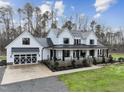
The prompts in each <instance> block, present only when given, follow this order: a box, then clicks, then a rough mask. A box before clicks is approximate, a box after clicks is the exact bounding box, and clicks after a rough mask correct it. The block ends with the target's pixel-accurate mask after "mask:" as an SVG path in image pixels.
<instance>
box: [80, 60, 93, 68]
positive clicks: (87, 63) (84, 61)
mask: <svg viewBox="0 0 124 93" xmlns="http://www.w3.org/2000/svg"><path fill="white" fill-rule="evenodd" d="M82 63H83V66H84V67H90V66H91V63H90V62H89V61H88V60H87V59H86V58H84V59H83V61H82Z"/></svg>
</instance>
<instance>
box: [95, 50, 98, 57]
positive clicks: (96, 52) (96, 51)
mask: <svg viewBox="0 0 124 93" xmlns="http://www.w3.org/2000/svg"><path fill="white" fill-rule="evenodd" d="M94 52H95V55H94V56H95V57H97V56H98V49H95V51H94Z"/></svg>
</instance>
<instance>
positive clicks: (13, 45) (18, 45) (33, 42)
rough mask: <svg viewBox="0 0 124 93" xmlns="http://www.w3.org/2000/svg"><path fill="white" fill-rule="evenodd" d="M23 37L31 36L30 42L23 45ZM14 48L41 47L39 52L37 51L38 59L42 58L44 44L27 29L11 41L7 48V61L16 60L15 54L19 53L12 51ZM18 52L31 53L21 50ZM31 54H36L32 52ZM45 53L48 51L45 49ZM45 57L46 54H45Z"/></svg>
mask: <svg viewBox="0 0 124 93" xmlns="http://www.w3.org/2000/svg"><path fill="white" fill-rule="evenodd" d="M23 38H30V44H29V45H23V44H22V39H23ZM12 48H39V53H37V60H41V58H42V53H41V52H42V48H43V47H42V46H41V45H40V44H39V43H38V42H37V41H36V39H35V38H34V37H33V36H32V35H31V34H30V33H29V32H27V31H25V32H23V33H22V34H21V35H20V36H19V37H17V38H16V39H15V40H14V41H12V43H10V44H9V45H8V46H7V47H6V49H7V62H8V63H10V62H14V55H15V54H17V53H12ZM18 54H29V53H26V52H24V53H21V52H19V53H18ZM30 54H34V53H31V52H30ZM45 54H47V52H46V51H45ZM44 58H45V56H44Z"/></svg>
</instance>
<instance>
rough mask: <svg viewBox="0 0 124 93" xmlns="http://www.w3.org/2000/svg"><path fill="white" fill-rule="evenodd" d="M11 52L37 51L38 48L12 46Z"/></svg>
mask: <svg viewBox="0 0 124 93" xmlns="http://www.w3.org/2000/svg"><path fill="white" fill-rule="evenodd" d="M11 51H12V52H39V48H22V47H20V48H12V50H11Z"/></svg>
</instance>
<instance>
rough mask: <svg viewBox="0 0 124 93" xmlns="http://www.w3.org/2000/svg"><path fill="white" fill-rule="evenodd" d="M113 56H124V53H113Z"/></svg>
mask: <svg viewBox="0 0 124 93" xmlns="http://www.w3.org/2000/svg"><path fill="white" fill-rule="evenodd" d="M111 55H112V57H113V58H119V57H123V58H124V53H111Z"/></svg>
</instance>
